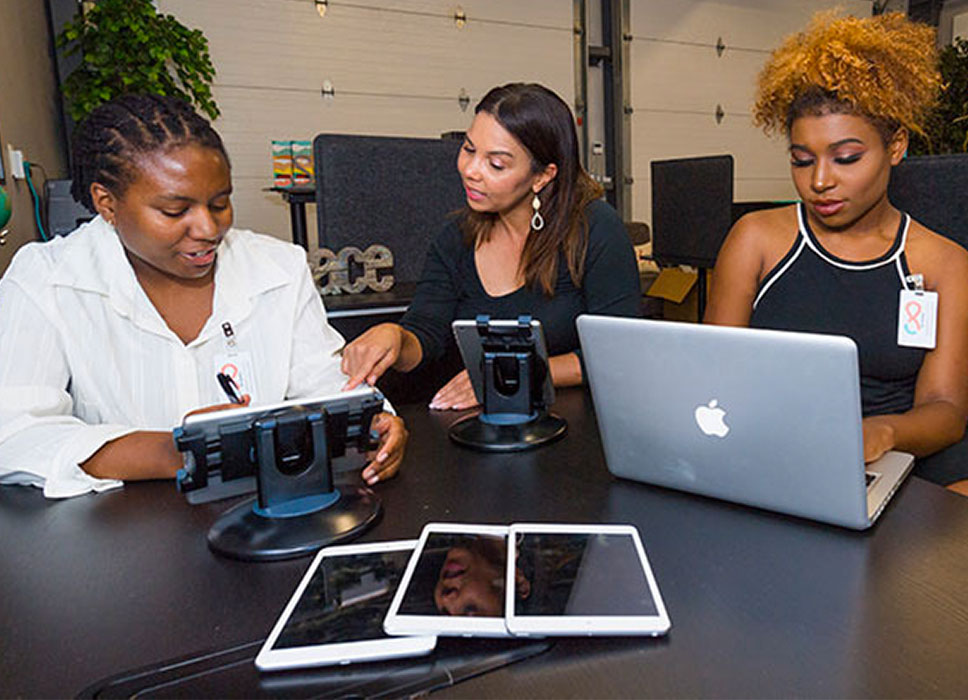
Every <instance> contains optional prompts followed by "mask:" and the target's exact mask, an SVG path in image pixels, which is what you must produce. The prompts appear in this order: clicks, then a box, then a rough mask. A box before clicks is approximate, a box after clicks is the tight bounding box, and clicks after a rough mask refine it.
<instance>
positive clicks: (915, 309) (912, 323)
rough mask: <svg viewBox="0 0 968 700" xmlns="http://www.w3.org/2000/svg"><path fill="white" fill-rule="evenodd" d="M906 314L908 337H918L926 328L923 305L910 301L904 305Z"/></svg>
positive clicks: (905, 329) (905, 325) (905, 328)
mask: <svg viewBox="0 0 968 700" xmlns="http://www.w3.org/2000/svg"><path fill="white" fill-rule="evenodd" d="M904 313H906V314H907V320H906V321H905V322H904V332H905V333H907V334H908V335H917V334H918V333H920V332H921V329H922V328H923V327H924V309H923V308H922V307H921V303H920V302H917V301H909V302H908V303H907V304H905V305H904Z"/></svg>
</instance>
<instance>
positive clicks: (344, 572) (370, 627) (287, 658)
mask: <svg viewBox="0 0 968 700" xmlns="http://www.w3.org/2000/svg"><path fill="white" fill-rule="evenodd" d="M415 544H416V540H405V541H397V542H374V543H371V544H355V545H343V546H338V547H327V548H325V549H322V550H320V552H319V554H317V555H316V558H315V559H314V560H313V563H312V564H311V565H310V567H309V570H308V571H307V572H306V575H305V576H303V578H302V581H301V582H300V583H299V586H298V588H296V592H295V593H294V594H293V596H292V599H291V600H290V601H289V603H288V604H287V605H286V609H285V610H284V611H283V613H282V615H281V616H280V617H279V620H278V621H277V622H276V624H275V626H274V627H273V628H272V632H270V633H269V637H268V639H266V641H265V644H263V645H262V649H261V650H259V654H258V655H257V656H256V658H255V665H256V666H257V667H258V668H259V669H260V670H262V671H276V670H282V669H288V668H299V667H303V666H325V665H329V664H348V663H352V662H355V661H377V660H381V659H392V658H396V657H401V656H417V655H419V654H426V653H428V652H430V651H431V650H432V649H433V648H434V646H435V645H436V643H437V640H436V638H435V637H433V636H427V635H425V636H420V637H390V636H387V635H386V634H384V632H383V618H384V617H385V616H386V612H387V608H388V607H389V605H390V599H391V598H392V596H393V593H394V591H395V590H396V587H397V584H398V583H399V581H400V577H401V575H402V574H403V571H404V569H405V568H406V565H407V561H408V560H409V559H410V554H411V553H412V552H413V548H414V545H415Z"/></svg>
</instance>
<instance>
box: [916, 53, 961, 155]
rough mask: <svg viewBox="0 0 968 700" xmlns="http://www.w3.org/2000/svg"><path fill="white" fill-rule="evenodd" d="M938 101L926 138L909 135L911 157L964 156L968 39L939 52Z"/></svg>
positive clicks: (928, 123)
mask: <svg viewBox="0 0 968 700" xmlns="http://www.w3.org/2000/svg"><path fill="white" fill-rule="evenodd" d="M940 67H941V78H942V82H943V90H942V93H941V100H940V102H939V103H938V105H937V107H936V108H935V109H934V110H933V111H932V112H931V114H930V115H929V117H928V120H927V128H926V129H925V132H926V135H925V136H921V135H919V134H912V137H911V148H910V152H911V155H919V156H921V155H934V154H941V153H968V39H962V38H960V37H956V38H955V40H954V42H953V43H952V44H951V45H950V46H945V47H944V48H943V49H941V65H940Z"/></svg>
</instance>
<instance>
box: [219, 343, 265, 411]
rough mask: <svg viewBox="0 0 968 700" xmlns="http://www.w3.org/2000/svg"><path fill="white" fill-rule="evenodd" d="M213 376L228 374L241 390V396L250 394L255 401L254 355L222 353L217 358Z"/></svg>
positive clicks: (247, 353)
mask: <svg viewBox="0 0 968 700" xmlns="http://www.w3.org/2000/svg"><path fill="white" fill-rule="evenodd" d="M214 370H215V371H214V372H213V374H212V380H213V381H214V380H215V379H214V378H215V375H216V374H218V373H219V372H221V373H222V374H227V375H228V376H229V377H231V378H232V381H234V382H235V385H236V386H237V387H238V388H239V394H248V395H249V396H251V397H252V400H253V401H255V398H256V397H255V375H254V373H253V369H252V355H251V353H249V352H234V353H232V354H228V353H222V354H219V355H216V356H215V367H214Z"/></svg>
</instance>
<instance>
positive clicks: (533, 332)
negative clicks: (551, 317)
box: [451, 319, 555, 408]
mask: <svg viewBox="0 0 968 700" xmlns="http://www.w3.org/2000/svg"><path fill="white" fill-rule="evenodd" d="M488 324H489V325H490V326H491V327H492V328H494V329H500V330H502V331H504V332H507V333H511V332H512V331H516V330H517V329H518V322H517V320H514V319H491V320H490V321H489V322H488ZM451 328H452V329H453V331H454V339H455V340H456V341H457V348H458V349H459V350H460V355H461V358H462V359H463V360H464V366H465V367H466V368H467V374H468V376H469V377H470V379H471V386H472V387H473V388H474V394H475V395H476V396H477V400H478V401H480V402H481V403H483V402H484V374H483V371H482V365H481V358H482V357H483V355H484V347H483V343H482V339H481V334H480V332H479V331H478V330H477V321H473V320H465V319H458V320H456V321H453V322H452V323H451ZM526 340H529V341H531V342H532V343H534V348H535V355H536V358H535V359H536V361H537V362H540V363H542V364H543V365H544V367H545V368H546V370H547V368H548V367H549V365H548V349H547V347H546V346H545V339H544V332H543V331H542V330H541V322H540V321H538V320H537V319H534V320H532V321H531V324H530V330H529V332H528V333H527V337H526ZM541 392H542V401H543V402H544V405H545V407H546V408H547V407H549V406H551V404H553V403H554V402H555V387H554V384H553V383H552V380H551V372H550V370H547V371H545V375H544V379H543V381H542V382H541Z"/></svg>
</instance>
